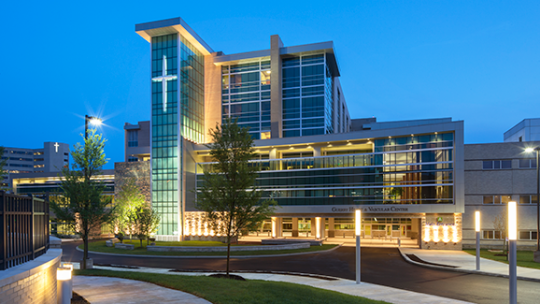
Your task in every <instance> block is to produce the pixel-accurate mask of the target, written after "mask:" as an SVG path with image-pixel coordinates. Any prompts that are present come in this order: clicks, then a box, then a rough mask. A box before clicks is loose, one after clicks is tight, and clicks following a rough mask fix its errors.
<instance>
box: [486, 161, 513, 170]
mask: <svg viewBox="0 0 540 304" xmlns="http://www.w3.org/2000/svg"><path fill="white" fill-rule="evenodd" d="M482 169H484V170H491V169H512V161H511V160H485V161H483V162H482Z"/></svg>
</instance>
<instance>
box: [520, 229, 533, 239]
mask: <svg viewBox="0 0 540 304" xmlns="http://www.w3.org/2000/svg"><path fill="white" fill-rule="evenodd" d="M519 239H520V240H530V239H531V233H530V232H529V231H520V232H519Z"/></svg>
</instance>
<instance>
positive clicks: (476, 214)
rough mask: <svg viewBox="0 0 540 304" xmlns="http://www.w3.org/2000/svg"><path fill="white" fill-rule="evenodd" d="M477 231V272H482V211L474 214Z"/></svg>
mask: <svg viewBox="0 0 540 304" xmlns="http://www.w3.org/2000/svg"><path fill="white" fill-rule="evenodd" d="M474 217H475V227H474V228H475V229H474V230H475V231H476V270H480V211H476V212H475V213H474Z"/></svg>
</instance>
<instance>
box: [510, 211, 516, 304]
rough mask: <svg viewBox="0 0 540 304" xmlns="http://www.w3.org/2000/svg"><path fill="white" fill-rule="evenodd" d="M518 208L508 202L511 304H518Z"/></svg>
mask: <svg viewBox="0 0 540 304" xmlns="http://www.w3.org/2000/svg"><path fill="white" fill-rule="evenodd" d="M516 241H517V207H516V202H508V243H509V250H508V267H509V269H508V274H509V275H508V280H509V287H510V289H509V298H510V304H517V256H516V255H517V248H516V247H517V244H516Z"/></svg>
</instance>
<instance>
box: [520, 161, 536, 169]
mask: <svg viewBox="0 0 540 304" xmlns="http://www.w3.org/2000/svg"><path fill="white" fill-rule="evenodd" d="M519 168H520V169H530V168H536V159H520V160H519Z"/></svg>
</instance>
